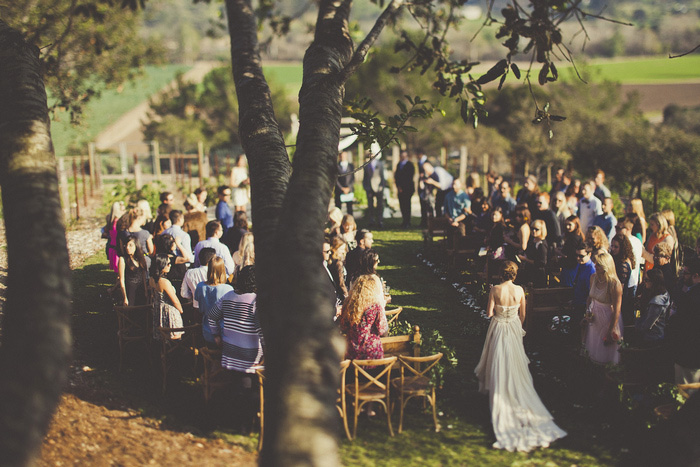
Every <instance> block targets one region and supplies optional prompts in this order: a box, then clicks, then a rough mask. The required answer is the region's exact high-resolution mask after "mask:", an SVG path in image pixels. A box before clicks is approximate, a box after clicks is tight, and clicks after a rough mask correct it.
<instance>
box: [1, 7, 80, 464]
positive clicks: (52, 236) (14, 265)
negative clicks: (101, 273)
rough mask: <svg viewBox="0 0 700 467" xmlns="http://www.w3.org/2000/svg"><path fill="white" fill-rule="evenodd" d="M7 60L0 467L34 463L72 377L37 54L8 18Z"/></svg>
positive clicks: (62, 258) (66, 283)
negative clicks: (6, 274)
mask: <svg viewBox="0 0 700 467" xmlns="http://www.w3.org/2000/svg"><path fill="white" fill-rule="evenodd" d="M0 63H1V64H2V66H0V186H2V201H3V208H4V216H5V227H6V235H7V251H8V268H9V277H8V288H7V301H6V303H5V307H4V310H3V322H2V329H3V335H2V347H0V375H2V376H0V464H2V465H27V464H29V463H31V462H32V460H33V459H34V457H35V455H36V452H37V451H38V448H39V447H40V445H41V442H42V439H43V436H44V434H45V433H46V430H47V429H48V424H49V422H50V420H51V417H52V414H53V411H54V409H55V407H56V405H57V403H58V401H59V398H60V395H61V391H62V389H63V386H64V384H65V382H66V378H67V368H68V364H69V362H70V349H71V335H70V306H71V305H70V270H69V265H68V250H67V247H66V237H65V228H64V225H63V216H62V211H61V206H60V197H59V194H58V178H57V174H56V161H55V158H54V152H53V145H52V142H51V135H50V129H49V118H48V109H47V102H46V92H45V90H44V84H43V81H42V77H41V71H40V66H39V50H38V49H37V48H36V47H33V46H29V45H28V44H27V43H26V42H25V41H24V40H23V39H22V37H21V35H20V34H19V33H18V32H17V31H14V30H12V29H11V28H9V27H8V26H7V25H6V24H5V23H4V22H3V21H1V20H0ZM20 246H23V248H22V249H20Z"/></svg>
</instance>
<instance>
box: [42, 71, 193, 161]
mask: <svg viewBox="0 0 700 467" xmlns="http://www.w3.org/2000/svg"><path fill="white" fill-rule="evenodd" d="M190 68H191V67H189V66H186V65H164V66H147V67H145V69H144V72H143V75H141V76H139V77H138V78H136V80H134V81H131V82H128V83H126V84H124V86H123V87H122V88H121V89H120V90H117V89H108V90H105V91H103V92H102V93H101V95H100V96H99V97H98V98H95V99H94V100H92V101H91V102H90V103H89V104H88V105H87V107H86V108H85V111H84V114H83V123H82V125H81V126H79V127H75V126H72V125H71V124H70V115H69V114H68V113H67V112H59V113H57V118H58V119H59V121H52V122H51V137H52V139H53V144H54V148H55V150H56V155H57V156H63V155H65V154H66V151H67V150H68V148H69V147H70V146H71V145H81V144H84V143H86V142H88V141H90V140H92V139H94V138H95V137H96V136H97V135H98V134H99V133H100V132H101V131H102V130H104V129H105V128H106V127H107V126H109V125H110V124H112V123H114V122H115V121H116V120H117V119H118V118H119V117H121V116H122V115H124V114H125V113H126V112H128V111H129V110H131V109H133V108H134V107H136V106H137V105H139V104H140V103H141V102H143V101H145V100H146V99H148V98H149V97H150V96H152V95H153V94H155V93H156V92H158V91H159V90H160V89H162V88H163V87H164V86H165V85H167V84H168V83H170V82H171V81H172V80H173V79H174V78H175V75H176V74H177V73H178V72H186V71H187V70H189V69H190ZM49 99H50V98H49ZM85 151H86V150H85Z"/></svg>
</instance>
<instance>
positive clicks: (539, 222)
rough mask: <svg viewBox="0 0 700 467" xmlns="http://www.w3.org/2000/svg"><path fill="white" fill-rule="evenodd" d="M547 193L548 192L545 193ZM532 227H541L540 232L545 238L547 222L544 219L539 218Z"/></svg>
mask: <svg viewBox="0 0 700 467" xmlns="http://www.w3.org/2000/svg"><path fill="white" fill-rule="evenodd" d="M544 194H546V193H544ZM532 227H537V228H539V229H540V233H541V234H542V238H545V237H546V236H547V224H546V223H545V222H544V221H543V220H542V219H537V220H535V221H534V222H533V223H532Z"/></svg>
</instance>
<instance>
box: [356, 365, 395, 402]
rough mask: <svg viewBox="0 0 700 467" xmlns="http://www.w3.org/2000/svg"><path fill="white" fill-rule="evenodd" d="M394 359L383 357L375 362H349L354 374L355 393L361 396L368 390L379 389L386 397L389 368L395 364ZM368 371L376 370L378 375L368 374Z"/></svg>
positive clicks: (389, 374)
mask: <svg viewBox="0 0 700 467" xmlns="http://www.w3.org/2000/svg"><path fill="white" fill-rule="evenodd" d="M396 359H397V357H385V358H379V359H376V360H351V364H352V367H353V370H354V372H355V393H356V394H361V393H363V392H366V391H368V390H372V389H380V390H382V391H385V392H386V393H387V395H388V392H389V381H390V380H391V368H392V367H393V365H394V363H396ZM370 369H377V370H378V373H377V374H376V375H373V374H371V373H369V372H368V370H370ZM360 376H362V378H365V379H366V380H363V379H362V378H360Z"/></svg>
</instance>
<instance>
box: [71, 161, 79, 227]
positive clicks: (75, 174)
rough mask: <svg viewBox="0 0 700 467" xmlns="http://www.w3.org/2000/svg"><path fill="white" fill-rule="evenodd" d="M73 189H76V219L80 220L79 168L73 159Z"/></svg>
mask: <svg viewBox="0 0 700 467" xmlns="http://www.w3.org/2000/svg"><path fill="white" fill-rule="evenodd" d="M73 187H74V188H75V218H76V219H80V202H79V201H80V196H79V195H78V166H77V165H76V163H75V158H73Z"/></svg>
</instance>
